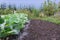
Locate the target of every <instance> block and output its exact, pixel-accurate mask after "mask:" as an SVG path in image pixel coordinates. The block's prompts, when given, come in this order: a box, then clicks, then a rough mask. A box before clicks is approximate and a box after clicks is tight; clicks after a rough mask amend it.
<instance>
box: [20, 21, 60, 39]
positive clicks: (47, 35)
mask: <svg viewBox="0 0 60 40" xmlns="http://www.w3.org/2000/svg"><path fill="white" fill-rule="evenodd" d="M28 27H29V28H28V29H26V30H24V31H25V32H26V33H27V35H25V36H24V37H23V38H22V39H20V40H60V25H56V24H53V23H51V22H47V21H42V20H31V21H30V25H29V26H28Z"/></svg>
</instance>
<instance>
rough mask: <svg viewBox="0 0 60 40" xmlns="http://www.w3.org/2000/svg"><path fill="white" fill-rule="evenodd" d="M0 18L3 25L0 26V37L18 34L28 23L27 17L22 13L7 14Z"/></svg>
mask: <svg viewBox="0 0 60 40" xmlns="http://www.w3.org/2000/svg"><path fill="white" fill-rule="evenodd" d="M1 17H2V18H3V19H4V23H2V24H0V37H6V36H8V35H14V34H18V33H19V32H20V30H21V29H23V28H24V24H25V23H26V22H27V21H28V15H27V14H23V13H20V14H18V13H15V14H8V15H4V16H1Z"/></svg>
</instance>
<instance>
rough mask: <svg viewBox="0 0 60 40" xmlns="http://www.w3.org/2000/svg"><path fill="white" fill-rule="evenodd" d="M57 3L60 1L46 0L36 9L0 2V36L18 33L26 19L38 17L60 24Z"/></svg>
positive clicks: (59, 12) (59, 11)
mask: <svg viewBox="0 0 60 40" xmlns="http://www.w3.org/2000/svg"><path fill="white" fill-rule="evenodd" d="M59 4H60V2H59V3H58V4H56V3H55V2H52V1H50V0H47V2H46V1H45V2H44V3H43V4H42V6H41V7H40V9H36V8H35V7H33V6H32V7H31V6H29V7H26V8H24V7H22V8H21V7H20V8H17V7H16V5H10V4H9V5H6V4H0V16H1V17H0V37H6V36H8V35H13V34H18V33H19V32H20V31H19V30H22V29H23V28H24V24H25V23H26V22H27V21H28V19H40V20H45V21H49V22H53V23H56V24H60V5H59ZM56 14H58V15H59V16H58V15H56ZM2 25H3V26H2Z"/></svg>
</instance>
